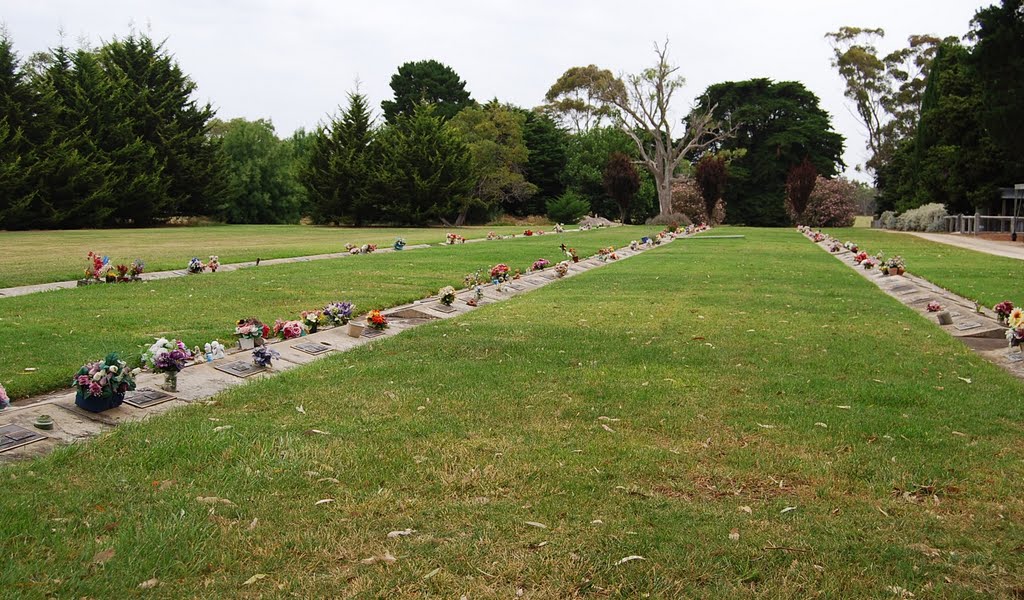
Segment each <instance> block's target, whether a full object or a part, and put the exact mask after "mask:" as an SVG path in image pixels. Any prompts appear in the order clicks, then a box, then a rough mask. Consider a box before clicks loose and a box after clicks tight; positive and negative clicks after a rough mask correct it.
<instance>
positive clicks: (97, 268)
mask: <svg viewBox="0 0 1024 600" xmlns="http://www.w3.org/2000/svg"><path fill="white" fill-rule="evenodd" d="M86 256H87V258H88V260H89V264H88V266H87V267H85V278H86V279H96V280H100V281H102V280H103V279H104V277H106V273H107V265H108V264H110V259H109V258H107V257H106V256H100V255H99V254H97V253H95V252H89V254H87V255H86Z"/></svg>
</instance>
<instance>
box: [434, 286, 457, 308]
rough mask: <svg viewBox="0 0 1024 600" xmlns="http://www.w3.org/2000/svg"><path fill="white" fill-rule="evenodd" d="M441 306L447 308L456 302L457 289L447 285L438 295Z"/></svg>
mask: <svg viewBox="0 0 1024 600" xmlns="http://www.w3.org/2000/svg"><path fill="white" fill-rule="evenodd" d="M437 295H438V297H439V299H440V301H441V304H444V305H445V306H451V305H452V304H453V303H454V302H455V288H453V287H452V286H450V285H446V286H444V287H443V288H441V291H439V292H438V293H437Z"/></svg>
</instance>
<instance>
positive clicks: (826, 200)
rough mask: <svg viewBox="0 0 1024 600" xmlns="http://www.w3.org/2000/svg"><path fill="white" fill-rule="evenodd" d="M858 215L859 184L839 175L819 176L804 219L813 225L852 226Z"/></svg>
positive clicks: (806, 222)
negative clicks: (834, 177)
mask: <svg viewBox="0 0 1024 600" xmlns="http://www.w3.org/2000/svg"><path fill="white" fill-rule="evenodd" d="M856 215H857V185H856V184H855V183H853V182H852V181H850V180H848V179H846V178H844V177H837V178H836V179H825V178H824V177H821V176H818V179H817V180H816V181H815V183H814V191H813V192H811V196H810V199H809V200H808V201H807V209H806V210H805V211H804V213H803V215H802V217H803V218H802V219H801V220H802V221H803V222H804V223H805V224H807V225H809V226H811V227H852V226H853V222H854V220H855V217H856Z"/></svg>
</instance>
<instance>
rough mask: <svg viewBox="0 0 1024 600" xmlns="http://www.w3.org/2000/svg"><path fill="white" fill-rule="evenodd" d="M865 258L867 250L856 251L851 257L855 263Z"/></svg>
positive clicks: (866, 257)
mask: <svg viewBox="0 0 1024 600" xmlns="http://www.w3.org/2000/svg"><path fill="white" fill-rule="evenodd" d="M867 259H868V253H867V252H858V253H857V255H856V256H854V257H853V262H854V263H855V264H858V265H859V264H860V263H862V262H864V261H865V260H867Z"/></svg>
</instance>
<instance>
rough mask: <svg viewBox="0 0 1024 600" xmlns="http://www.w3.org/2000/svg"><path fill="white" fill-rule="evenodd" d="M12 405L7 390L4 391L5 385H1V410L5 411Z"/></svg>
mask: <svg viewBox="0 0 1024 600" xmlns="http://www.w3.org/2000/svg"><path fill="white" fill-rule="evenodd" d="M10 405H11V399H10V397H8V396H7V390H5V389H4V384H2V383H0V410H3V409H5V408H7V407H8V406H10Z"/></svg>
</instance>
